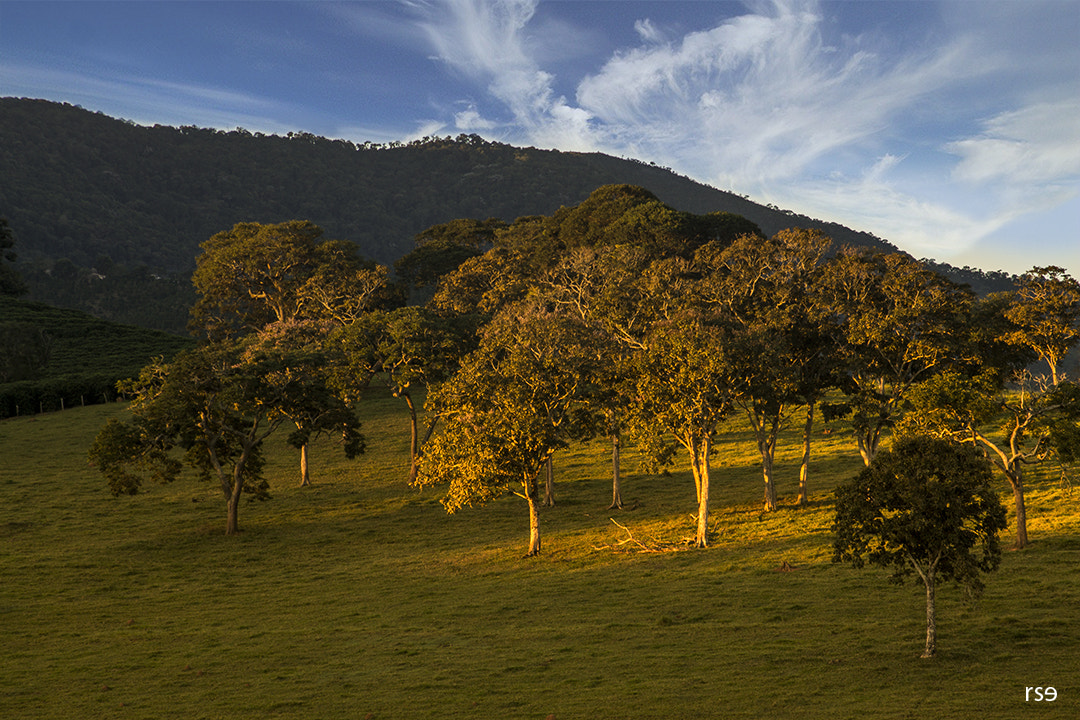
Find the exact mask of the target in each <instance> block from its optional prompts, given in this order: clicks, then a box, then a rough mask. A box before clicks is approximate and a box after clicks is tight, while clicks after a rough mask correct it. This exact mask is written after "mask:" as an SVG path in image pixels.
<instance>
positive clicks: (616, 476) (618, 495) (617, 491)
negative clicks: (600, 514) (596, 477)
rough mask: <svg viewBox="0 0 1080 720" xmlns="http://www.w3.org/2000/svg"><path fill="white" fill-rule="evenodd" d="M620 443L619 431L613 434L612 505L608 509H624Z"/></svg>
mask: <svg viewBox="0 0 1080 720" xmlns="http://www.w3.org/2000/svg"><path fill="white" fill-rule="evenodd" d="M620 443H621V440H620V438H619V435H618V433H616V434H614V435H612V436H611V505H609V506H608V510H616V509H618V510H621V509H622V488H621V487H620V473H619V446H620Z"/></svg>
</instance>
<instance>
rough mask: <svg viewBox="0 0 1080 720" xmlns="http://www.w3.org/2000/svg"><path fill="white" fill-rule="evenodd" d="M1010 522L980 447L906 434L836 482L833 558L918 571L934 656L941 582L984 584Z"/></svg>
mask: <svg viewBox="0 0 1080 720" xmlns="http://www.w3.org/2000/svg"><path fill="white" fill-rule="evenodd" d="M1004 527H1005V508H1004V507H1003V506H1002V505H1001V501H1000V500H999V499H998V497H997V495H996V494H995V493H994V491H993V489H992V488H991V486H990V468H989V466H988V464H987V462H986V460H985V459H983V458H982V457H981V456H980V454H979V453H978V452H977V451H976V450H975V449H974V448H971V447H968V446H961V445H956V444H954V443H950V442H948V441H945V440H933V439H929V438H925V437H914V438H908V439H906V440H904V441H902V442H899V443H897V444H896V446H895V447H894V448H893V449H892V450H891V451H886V452H883V453H879V454H878V455H877V456H876V457H875V458H874V460H873V461H872V462H871V463H870V465H869V466H868V467H866V468H863V470H862V472H861V473H859V476H858V477H857V478H855V479H854V480H852V481H850V482H847V483H845V484H843V485H841V486H839V487H838V488H837V489H836V520H835V522H834V524H833V527H832V530H833V532H834V533H835V534H836V538H835V540H834V543H833V551H834V556H833V559H834V561H846V562H850V563H852V564H853V565H855V567H862V566H863V565H864V564H865V563H866V562H868V561H869V562H870V563H872V564H874V565H880V566H882V567H886V568H892V570H893V580H894V581H895V582H902V581H903V580H904V578H906V577H908V576H910V575H916V576H917V577H918V579H919V580H920V581H921V582H922V583H923V585H924V586H925V588H926V646H925V649H924V650H923V654H922V657H924V658H930V657H933V656H934V654H935V653H936V651H937V612H936V605H935V596H936V591H937V585H938V583H939V582H941V581H947V580H955V581H956V582H958V583H960V584H961V585H963V586H964V587H965V588H966V589H967V590H968V591H970V592H972V593H978V592H980V591H981V590H982V588H983V583H982V580H981V578H980V576H979V574H980V573H982V572H989V571H991V570H994V569H996V568H997V566H998V563H999V562H1000V560H1001V546H1000V544H999V542H998V532H999V531H1000V530H1001V529H1003V528H1004Z"/></svg>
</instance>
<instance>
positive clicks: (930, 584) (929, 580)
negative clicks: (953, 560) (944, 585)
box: [922, 568, 937, 658]
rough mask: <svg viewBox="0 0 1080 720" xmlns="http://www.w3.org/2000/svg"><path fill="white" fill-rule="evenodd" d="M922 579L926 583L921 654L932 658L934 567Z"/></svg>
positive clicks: (935, 648) (935, 615) (934, 624)
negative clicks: (923, 642) (924, 633)
mask: <svg viewBox="0 0 1080 720" xmlns="http://www.w3.org/2000/svg"><path fill="white" fill-rule="evenodd" d="M923 581H924V582H925V583H926V649H925V650H923V654H922V656H923V657H924V658H932V657H934V653H935V652H937V611H936V609H935V607H934V589H935V585H936V584H937V578H936V572H935V570H934V568H931V569H930V570H928V571H927V572H926V575H925V576H924V577H923Z"/></svg>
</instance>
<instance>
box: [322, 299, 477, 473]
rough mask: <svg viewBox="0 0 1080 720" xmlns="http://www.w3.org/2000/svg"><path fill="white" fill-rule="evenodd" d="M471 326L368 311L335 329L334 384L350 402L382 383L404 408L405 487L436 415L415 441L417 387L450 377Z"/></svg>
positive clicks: (400, 311)
mask: <svg viewBox="0 0 1080 720" xmlns="http://www.w3.org/2000/svg"><path fill="white" fill-rule="evenodd" d="M472 329H473V328H472V327H471V325H470V324H469V323H467V322H463V321H462V320H461V319H460V318H457V317H440V316H438V315H436V314H435V313H434V312H433V311H431V310H428V309H426V308H419V307H402V308H396V309H394V310H373V311H371V312H369V313H366V314H364V315H363V316H361V317H359V318H357V320H356V321H355V322H352V323H349V324H348V325H346V326H344V327H342V328H340V329H338V330H337V331H335V332H334V333H333V334H332V335H331V337H330V341H329V342H330V345H331V346H332V347H333V348H334V351H335V352H336V353H339V354H340V356H341V362H340V364H339V365H338V367H336V368H334V369H333V374H334V383H335V385H336V386H337V387H338V388H339V389H340V391H341V392H342V393H343V394H344V395H345V397H347V398H350V399H356V398H359V396H360V394H361V393H362V392H363V390H364V388H366V387H368V385H369V384H370V383H371V382H378V383H381V384H383V385H385V386H386V387H387V388H388V389H389V390H390V392H391V394H392V395H393V396H394V397H398V398H401V399H403V400H404V401H405V404H406V406H407V407H408V408H409V448H410V452H409V456H410V465H409V483H410V484H412V483H415V482H416V478H417V472H418V465H419V461H420V456H421V448H422V447H423V445H424V443H426V442H427V440H428V439H429V438H430V437H431V434H432V433H433V432H434V429H435V424H436V420H437V419H438V416H437V415H432V416H431V417H430V418H429V420H428V426H427V429H426V431H425V433H424V435H423V437H421V435H420V421H419V416H418V407H417V400H416V398H414V397H413V395H414V393H415V392H416V391H417V388H425V387H430V386H431V385H432V384H433V383H436V382H440V381H442V380H444V379H445V378H446V377H447V376H449V375H450V374H452V373H453V370H454V369H455V368H456V367H457V364H458V362H459V361H460V359H461V357H462V356H463V355H465V353H466V345H467V343H468V335H469V333H470V331H471V330H472Z"/></svg>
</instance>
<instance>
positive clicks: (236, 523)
mask: <svg viewBox="0 0 1080 720" xmlns="http://www.w3.org/2000/svg"><path fill="white" fill-rule="evenodd" d="M246 459H247V450H246V449H245V450H244V452H243V454H241V456H240V459H239V460H238V461H237V462H236V465H235V467H234V468H233V482H232V489H231V492H230V493H229V500H228V517H227V519H226V520H225V534H226V535H236V534H237V533H239V532H240V498H241V497H242V496H243V493H244V461H245V460H246Z"/></svg>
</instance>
